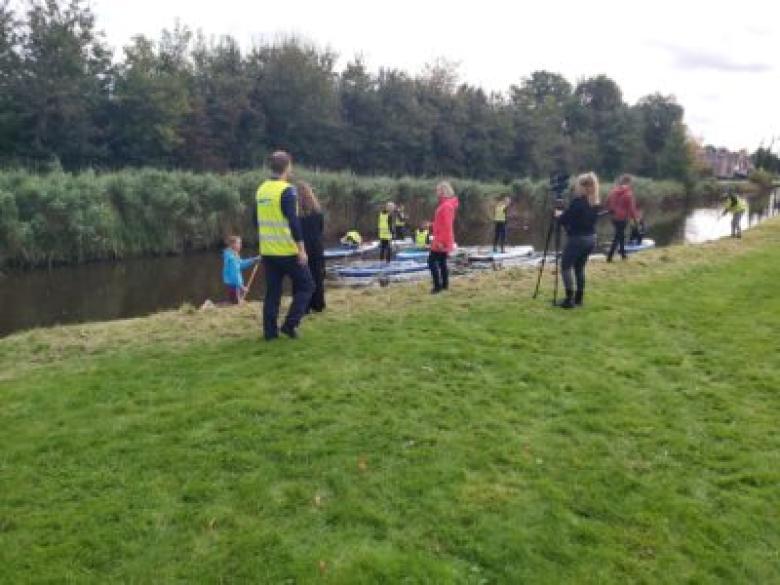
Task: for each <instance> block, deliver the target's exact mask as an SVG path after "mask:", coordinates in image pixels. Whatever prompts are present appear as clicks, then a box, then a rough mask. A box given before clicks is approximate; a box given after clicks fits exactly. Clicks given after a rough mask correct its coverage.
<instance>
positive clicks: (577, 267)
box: [555, 173, 601, 309]
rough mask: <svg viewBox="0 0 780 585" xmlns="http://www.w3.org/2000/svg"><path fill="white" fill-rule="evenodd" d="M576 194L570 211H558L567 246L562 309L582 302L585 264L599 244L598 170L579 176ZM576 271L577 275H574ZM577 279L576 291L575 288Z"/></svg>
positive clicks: (571, 307)
mask: <svg viewBox="0 0 780 585" xmlns="http://www.w3.org/2000/svg"><path fill="white" fill-rule="evenodd" d="M575 191H576V197H575V198H574V199H573V200H572V202H571V204H570V205H569V207H568V209H566V211H561V210H556V211H555V217H557V218H558V222H559V223H560V225H561V226H563V228H564V229H565V230H566V236H567V237H566V246H565V247H564V249H563V256H562V257H561V272H562V275H563V286H564V288H565V290H566V299H565V300H564V301H563V302H562V303H561V304H560V307H561V308H564V309H573V308H574V307H575V306H579V305H582V302H583V297H584V294H585V265H586V264H587V263H588V257H589V256H590V254H591V252H593V249H594V248H595V247H596V221H597V220H598V217H599V213H600V211H601V207H600V206H599V180H598V177H597V176H596V174H595V173H587V174H584V175H580V176H579V177H577V183H576V186H575ZM572 273H573V275H572ZM575 281H576V286H577V289H576V292H575V289H574V285H575Z"/></svg>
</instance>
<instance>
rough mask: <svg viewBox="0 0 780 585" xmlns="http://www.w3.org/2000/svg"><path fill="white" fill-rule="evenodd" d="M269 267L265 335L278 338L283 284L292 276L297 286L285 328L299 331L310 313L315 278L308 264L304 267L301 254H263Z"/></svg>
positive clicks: (264, 265) (266, 278) (264, 306)
mask: <svg viewBox="0 0 780 585" xmlns="http://www.w3.org/2000/svg"><path fill="white" fill-rule="evenodd" d="M263 268H264V269H265V282H266V285H265V286H266V289H265V303H264V304H263V335H264V336H265V338H266V339H273V338H274V337H278V335H279V329H278V323H277V321H278V318H279V304H280V303H281V301H282V284H283V282H284V277H285V276H289V277H290V279H291V280H292V285H293V299H292V304H291V305H290V310H289V311H288V312H287V317H286V318H285V320H284V324H283V325H282V327H283V328H284V329H285V330H295V329H297V327H298V325H300V323H301V319H303V316H304V315H305V314H306V309H307V307H308V306H309V301H310V300H311V295H312V293H313V292H314V281H313V280H312V278H311V273H310V272H309V267H308V266H301V265H300V263H299V262H298V257H297V256H263Z"/></svg>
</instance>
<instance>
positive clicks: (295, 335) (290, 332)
mask: <svg viewBox="0 0 780 585" xmlns="http://www.w3.org/2000/svg"><path fill="white" fill-rule="evenodd" d="M279 331H281V332H282V333H284V334H285V335H286V336H287V337H289V338H290V339H298V332H297V331H296V330H295V329H293V328H292V327H287V326H286V325H285V326H282V328H281V329H279Z"/></svg>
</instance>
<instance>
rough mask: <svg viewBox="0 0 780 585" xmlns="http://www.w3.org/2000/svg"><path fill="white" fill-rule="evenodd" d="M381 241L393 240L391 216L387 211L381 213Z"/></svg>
mask: <svg viewBox="0 0 780 585" xmlns="http://www.w3.org/2000/svg"><path fill="white" fill-rule="evenodd" d="M379 239H380V240H392V239H393V232H392V231H390V214H389V213H387V212H386V211H380V212H379Z"/></svg>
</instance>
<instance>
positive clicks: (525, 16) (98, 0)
mask: <svg viewBox="0 0 780 585" xmlns="http://www.w3.org/2000/svg"><path fill="white" fill-rule="evenodd" d="M93 2H94V3H93V7H94V9H95V12H96V13H97V15H98V20H99V25H100V27H102V28H103V29H104V30H105V31H106V32H107V35H108V38H109V41H110V42H111V43H112V44H113V45H114V46H116V47H121V46H122V45H123V44H124V43H126V42H127V41H128V40H129V39H130V37H131V36H132V35H134V34H137V33H145V34H148V35H152V36H156V35H157V34H158V32H159V31H160V29H162V28H163V27H170V26H172V24H173V23H174V21H175V19H177V18H179V19H180V20H181V21H182V22H183V23H184V24H187V25H190V26H192V27H194V28H201V29H203V30H204V32H206V33H207V34H210V35H211V34H213V35H220V34H231V35H233V36H235V37H236V38H237V39H238V40H239V41H240V42H241V43H243V44H245V45H249V44H250V43H251V42H252V40H253V39H257V38H269V37H270V38H273V37H275V36H277V35H279V34H289V33H297V34H300V35H303V36H305V37H306V38H308V39H310V40H312V41H314V42H316V43H318V44H320V45H323V46H330V47H331V48H333V49H334V50H336V51H337V52H338V53H339V54H340V55H341V56H342V58H344V59H346V58H349V57H351V56H353V55H355V54H357V53H362V54H363V55H364V56H365V57H366V59H367V61H368V64H369V65H370V66H371V67H373V68H378V67H380V66H391V67H400V68H403V69H406V70H409V71H412V72H415V71H419V70H420V69H421V68H422V66H423V65H424V64H425V63H426V62H429V61H432V60H433V59H434V58H436V57H439V56H443V57H446V58H447V59H449V60H452V61H457V62H460V63H461V68H460V71H461V74H462V76H463V78H464V80H466V81H468V82H471V83H477V84H480V85H483V86H484V87H486V88H488V89H497V90H504V89H506V88H507V87H509V85H510V84H512V83H517V82H518V81H519V80H520V79H521V78H522V77H524V76H525V75H528V74H529V73H531V72H532V71H534V70H536V69H548V70H552V71H556V72H560V73H563V74H564V75H566V76H567V77H568V78H569V79H570V80H572V81H576V80H577V79H580V78H582V77H585V76H589V75H595V74H599V73H605V74H607V75H609V76H611V77H612V78H614V79H615V80H616V81H617V82H618V83H619V84H620V86H621V87H622V88H623V90H624V94H625V97H626V99H627V100H631V101H634V100H636V99H638V98H639V97H641V96H643V95H646V94H648V93H653V92H656V91H660V92H661V93H664V94H674V95H676V96H677V97H678V100H679V102H680V103H681V104H682V105H683V106H684V107H685V109H686V112H687V120H688V122H689V124H690V126H691V130H692V131H693V133H694V134H696V135H697V136H702V137H704V139H705V140H706V141H708V142H712V143H715V144H719V145H721V144H722V145H726V146H729V147H731V148H742V147H745V148H749V149H754V148H756V147H757V146H758V143H759V142H760V141H761V140H762V139H763V138H764V137H769V136H771V135H772V133H774V134H778V135H780V115H778V113H777V112H778V108H777V105H776V104H777V97H776V94H777V92H778V90H780V77H779V74H778V72H780V51H778V49H779V48H780V47H779V46H778V43H777V40H776V39H778V38H780V7H776V3H774V2H764V1H762V0H743V1H742V2H740V3H739V4H738V5H735V4H734V3H732V2H725V1H723V0H712V1H709V2H706V3H704V2H683V1H682V0H674V1H672V0H656V1H655V2H642V3H637V2H626V1H622V2H619V1H615V0H602V1H592V2H589V3H587V2H582V1H581V0H579V1H568V0H567V1H563V0H557V1H556V0H547V1H546V2H545V1H538V0H535V1H530V2H521V1H516V2H508V1H499V0H482V1H480V2H461V3H456V2H452V1H451V0H450V1H447V2H445V1H442V0H429V1H424V0H416V1H413V0H396V1H394V2H389V1H388V2H367V1H365V0H330V1H327V2H325V1H322V0H297V1H295V2H290V3H286V4H285V3H278V2H268V1H262V0H261V1H259V2H254V3H250V2H245V1H239V0H221V1H219V2H214V1H213V0H212V1H209V2H203V1H192V0H190V1H185V0H167V1H163V0H134V1H133V2H128V1H127V0H93Z"/></svg>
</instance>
